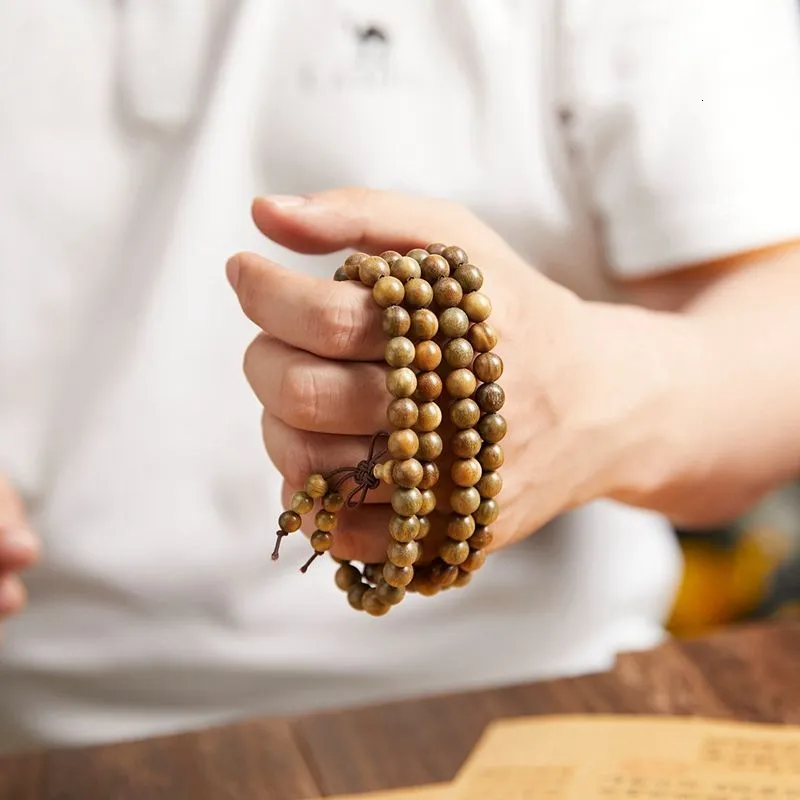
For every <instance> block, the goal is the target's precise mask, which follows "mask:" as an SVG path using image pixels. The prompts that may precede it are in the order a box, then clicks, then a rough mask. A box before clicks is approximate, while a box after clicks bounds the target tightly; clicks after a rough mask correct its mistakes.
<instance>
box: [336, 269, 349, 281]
mask: <svg viewBox="0 0 800 800" xmlns="http://www.w3.org/2000/svg"><path fill="white" fill-rule="evenodd" d="M333 279H334V280H335V281H349V280H350V276H349V275H348V274H347V270H346V269H345V268H344V267H339V268H338V269H337V270H336V272H334V273H333Z"/></svg>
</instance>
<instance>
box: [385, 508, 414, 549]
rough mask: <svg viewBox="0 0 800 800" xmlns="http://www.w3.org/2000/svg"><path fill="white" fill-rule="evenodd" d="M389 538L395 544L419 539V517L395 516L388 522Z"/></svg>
mask: <svg viewBox="0 0 800 800" xmlns="http://www.w3.org/2000/svg"><path fill="white" fill-rule="evenodd" d="M389 536H391V537H392V539H394V540H395V541H397V542H413V541H415V540H416V539H417V538H418V537H419V517H416V516H413V517H403V516H400V514H395V515H394V516H393V517H392V518H391V519H390V520H389Z"/></svg>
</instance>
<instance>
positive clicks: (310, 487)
mask: <svg viewBox="0 0 800 800" xmlns="http://www.w3.org/2000/svg"><path fill="white" fill-rule="evenodd" d="M327 491H328V481H326V480H325V478H324V477H323V476H322V475H320V474H319V473H314V474H313V475H309V476H308V480H307V481H306V494H308V495H310V496H311V497H313V498H314V499H315V500H318V499H319V498H320V497H324V496H325V493H326V492H327Z"/></svg>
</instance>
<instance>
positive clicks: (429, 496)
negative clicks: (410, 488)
mask: <svg viewBox="0 0 800 800" xmlns="http://www.w3.org/2000/svg"><path fill="white" fill-rule="evenodd" d="M417 488H419V487H417ZM435 509H436V495H435V494H434V492H433V489H426V490H425V491H424V492H423V493H422V505H421V506H420V507H419V511H418V512H417V513H419V514H420V516H423V517H425V516H427V515H428V514H432V513H433V512H434V510H435Z"/></svg>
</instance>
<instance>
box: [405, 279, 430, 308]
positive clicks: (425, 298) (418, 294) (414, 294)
mask: <svg viewBox="0 0 800 800" xmlns="http://www.w3.org/2000/svg"><path fill="white" fill-rule="evenodd" d="M404 288H405V301H406V304H407V305H409V306H412V307H413V308H427V307H428V306H429V305H430V304H431V302H432V301H433V289H432V288H431V285H430V284H429V283H428V281H426V280H423V279H422V278H411V280H409V281H408V282H407V283H406V285H405V287H404Z"/></svg>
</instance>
